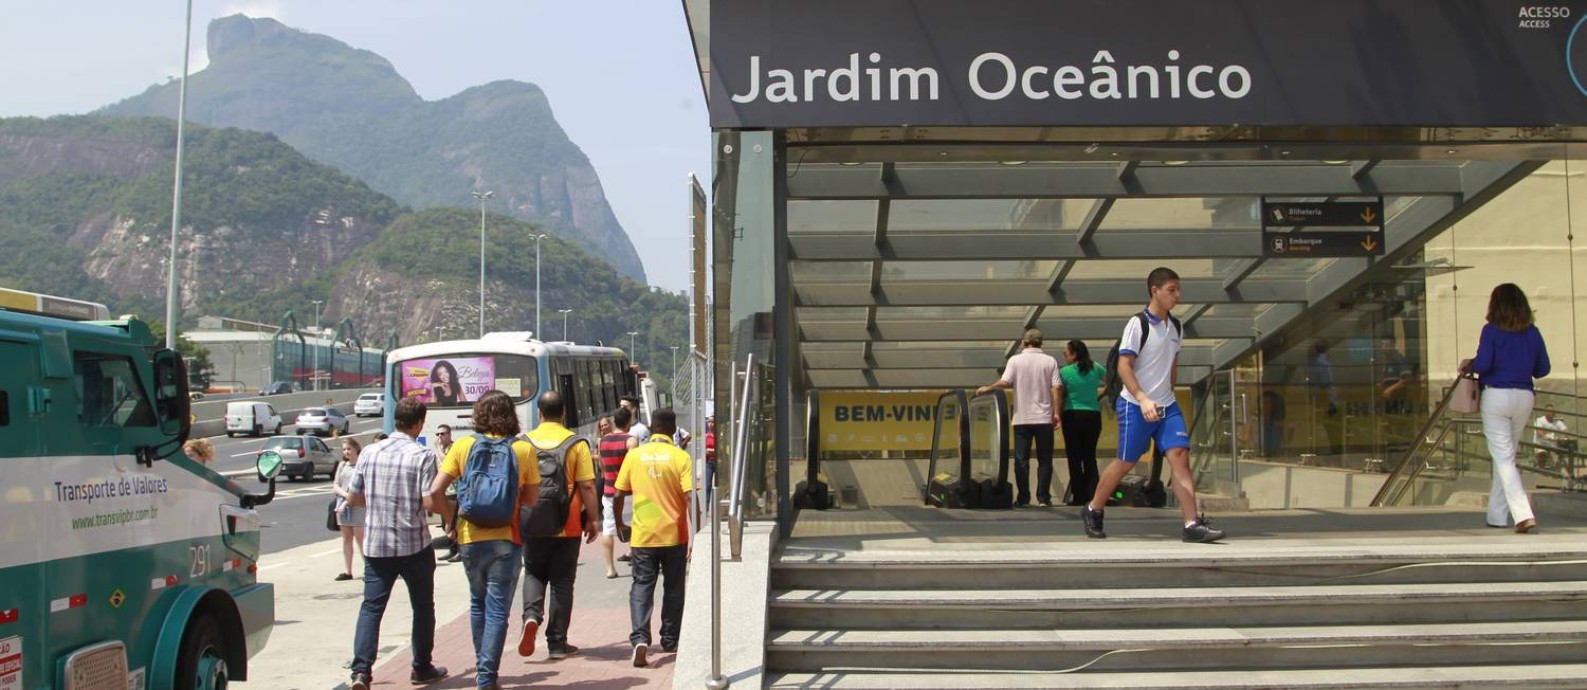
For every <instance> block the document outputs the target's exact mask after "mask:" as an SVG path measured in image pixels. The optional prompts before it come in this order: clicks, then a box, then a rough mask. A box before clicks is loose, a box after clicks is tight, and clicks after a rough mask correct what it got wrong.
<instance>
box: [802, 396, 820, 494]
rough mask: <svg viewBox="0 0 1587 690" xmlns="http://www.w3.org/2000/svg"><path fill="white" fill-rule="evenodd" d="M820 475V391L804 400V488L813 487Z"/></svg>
mask: <svg viewBox="0 0 1587 690" xmlns="http://www.w3.org/2000/svg"><path fill="white" fill-rule="evenodd" d="M820 474H821V391H818V390H812V391H810V393H809V394H808V395H807V397H806V399H805V486H806V487H814V486H815V485H816V478H817V477H819V476H820Z"/></svg>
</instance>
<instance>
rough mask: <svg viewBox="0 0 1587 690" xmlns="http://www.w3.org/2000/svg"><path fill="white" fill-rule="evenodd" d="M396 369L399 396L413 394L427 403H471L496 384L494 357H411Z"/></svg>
mask: <svg viewBox="0 0 1587 690" xmlns="http://www.w3.org/2000/svg"><path fill="white" fill-rule="evenodd" d="M398 370H399V372H400V374H401V376H402V397H404V398H406V397H409V396H416V397H418V398H419V399H420V400H423V401H424V402H425V403H428V404H430V405H440V406H443V407H450V406H453V405H465V404H469V403H473V402H474V401H477V400H479V398H480V396H482V395H484V394H485V393H486V392H488V391H490V390H492V389H494V388H496V358H494V357H437V358H433V359H410V360H408V361H406V362H403V363H402V364H400V365H399V366H398ZM510 392H511V391H509V393H510Z"/></svg>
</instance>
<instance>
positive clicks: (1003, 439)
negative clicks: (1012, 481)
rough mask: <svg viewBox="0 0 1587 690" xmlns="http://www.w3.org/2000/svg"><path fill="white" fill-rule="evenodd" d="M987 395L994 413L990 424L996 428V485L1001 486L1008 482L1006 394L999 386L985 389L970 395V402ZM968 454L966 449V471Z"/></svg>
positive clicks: (968, 464)
mask: <svg viewBox="0 0 1587 690" xmlns="http://www.w3.org/2000/svg"><path fill="white" fill-rule="evenodd" d="M987 397H990V398H992V401H993V402H992V409H993V410H994V415H995V417H996V418H995V419H993V420H992V425H993V428H996V429H997V448H996V453H997V485H998V486H1002V485H1004V484H1007V483H1008V456H1009V452H1008V450H1009V445H1010V444H1009V438H1008V436H1009V429H1010V428H1012V427H1010V426H1009V414H1008V396H1007V395H1004V394H1003V390H1002V389H1000V388H999V389H993V390H990V391H987V392H985V393H982V394H980V395H975V396H971V397H970V402H972V403H973V402H975V401H976V400H980V399H981V398H987ZM968 407H969V406H968V405H966V411H968ZM969 455H970V453H969V452H968V451H966V452H965V462H964V467H965V469H966V471H968V469H969V467H970V462H969ZM965 476H968V475H965Z"/></svg>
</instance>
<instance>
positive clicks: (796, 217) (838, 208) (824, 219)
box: [788, 201, 876, 235]
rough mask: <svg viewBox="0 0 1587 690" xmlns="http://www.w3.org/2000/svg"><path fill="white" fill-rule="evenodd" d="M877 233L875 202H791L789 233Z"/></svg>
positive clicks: (789, 205)
mask: <svg viewBox="0 0 1587 690" xmlns="http://www.w3.org/2000/svg"><path fill="white" fill-rule="evenodd" d="M875 232H876V202H875V201H789V202H788V234H789V235H808V234H819V233H846V234H864V235H871V234H874V233H875Z"/></svg>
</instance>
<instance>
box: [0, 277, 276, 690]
mask: <svg viewBox="0 0 1587 690" xmlns="http://www.w3.org/2000/svg"><path fill="white" fill-rule="evenodd" d="M106 316H108V312H107V311H106V310H105V307H104V306H103V305H98V304H93V303H87V302H80V301H77V300H70V299H64V298H56V297H48V296H41V295H36V294H33V293H25V292H19V291H15V290H0V362H4V366H0V496H3V498H0V688H3V689H4V690H20V689H22V688H94V689H102V688H116V689H117V690H121V689H123V688H130V689H138V690H143V689H148V688H161V689H164V688H177V689H178V690H190V689H214V688H221V687H224V686H225V685H226V684H227V683H228V682H230V681H232V680H244V679H246V678H247V677H248V660H249V658H250V657H251V656H252V655H253V654H255V653H256V652H258V651H259V650H260V649H262V648H263V647H264V645H265V642H266V641H267V640H268V639H269V637H270V631H271V628H272V626H273V624H274V620H275V601H274V591H273V589H272V587H271V585H269V584H265V583H260V582H258V578H257V566H256V563H257V562H258V559H259V515H258V512H257V511H256V510H255V509H254V506H256V505H260V504H263V503H265V502H268V500H269V496H255V495H251V494H248V493H246V492H244V491H243V489H242V488H241V487H240V486H238V485H237V484H235V483H233V482H231V481H229V480H228V479H227V478H225V477H222V476H220V475H218V474H216V473H215V472H214V471H212V470H211V469H209V467H207V466H205V465H202V464H200V463H198V462H196V461H194V460H191V459H189V458H188V457H186V456H185V455H183V453H182V451H181V449H182V444H183V442H184V441H185V440H186V438H187V434H188V432H189V431H190V428H191V427H190V425H191V420H190V417H189V411H190V402H189V400H188V390H187V376H186V372H185V366H184V365H183V363H182V358H181V357H180V356H179V355H178V354H177V353H176V352H174V351H172V350H169V349H164V348H162V347H160V345H159V343H158V342H157V341H156V340H155V338H154V335H153V334H152V333H151V332H150V329H149V327H148V326H147V325H146V324H144V323H143V322H142V321H139V320H137V319H135V318H130V317H128V318H122V319H118V320H109V319H107V318H105V317H106ZM87 319H92V320H87ZM271 487H272V488H271V496H273V494H274V482H272V483H271Z"/></svg>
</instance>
